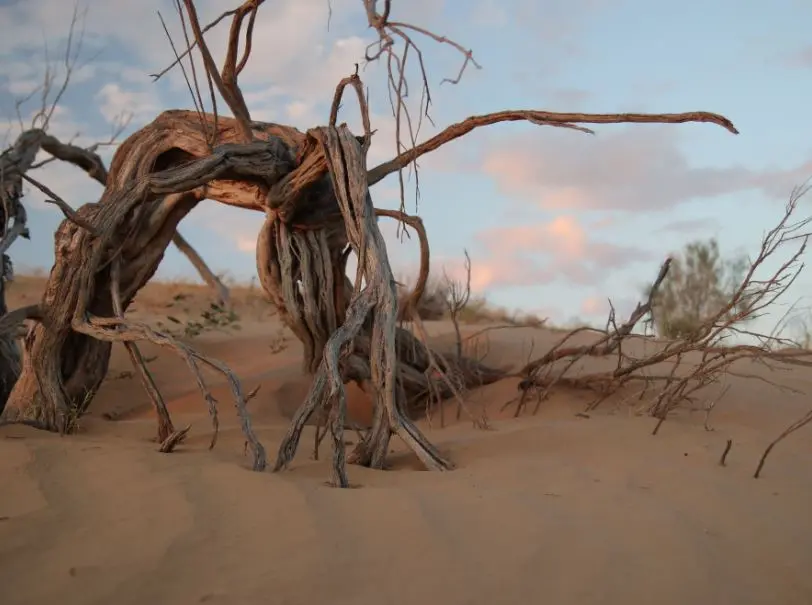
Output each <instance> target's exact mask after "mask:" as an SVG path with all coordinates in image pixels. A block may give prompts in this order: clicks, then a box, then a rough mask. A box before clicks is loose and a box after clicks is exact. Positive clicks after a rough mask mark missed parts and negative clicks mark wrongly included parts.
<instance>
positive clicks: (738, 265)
mask: <svg viewBox="0 0 812 605" xmlns="http://www.w3.org/2000/svg"><path fill="white" fill-rule="evenodd" d="M748 267H749V263H748V261H747V257H745V256H736V257H734V258H728V259H725V258H723V257H722V255H721V253H720V252H719V243H718V241H717V240H716V239H715V238H710V239H707V240H704V241H703V240H696V241H693V242H690V243H688V244H687V245H686V246H685V247H684V248H683V250H682V253H681V255H679V256H675V257H673V258H672V262H671V269H670V270H669V272H668V276H667V277H666V278H665V280H664V281H663V283H662V285H661V286H660V289H659V290H658V291H657V292H656V294H655V296H654V298H653V305H652V318H653V323H654V329H655V331H656V332H657V334H658V335H659V336H661V337H663V338H669V339H677V338H686V337H688V336H690V335H691V334H693V333H695V332H696V331H697V330H698V329H699V328H700V327H701V326H702V325H703V324H704V323H705V322H706V321H707V319H708V318H709V317H712V316H713V315H715V314H716V313H717V312H718V311H719V310H720V309H722V308H723V307H725V306H726V305H727V304H728V302H729V301H730V300H731V299H733V297H734V294H735V292H736V289H737V288H738V287H739V284H741V282H742V278H743V276H744V274H745V272H746V271H747V268H748ZM649 293H650V292H647V294H649ZM749 300H750V297H749V296H746V295H745V296H743V297H742V299H741V302H740V303H739V304H738V305H737V306H736V307H735V308H731V309H730V311H729V314H730V315H731V316H732V315H734V314H737V313H739V312H741V311H743V310H744V308H745V307H746V305H747V304H748V301H749ZM748 319H751V317H749V316H748Z"/></svg>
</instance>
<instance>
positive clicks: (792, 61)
mask: <svg viewBox="0 0 812 605" xmlns="http://www.w3.org/2000/svg"><path fill="white" fill-rule="evenodd" d="M788 63H789V65H790V66H791V67H800V68H806V69H809V68H812V45H810V46H807V47H805V48H802V49H801V50H799V51H798V52H796V53H793V54H792V55H791V56H790V57H789V61H788Z"/></svg>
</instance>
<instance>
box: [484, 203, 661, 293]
mask: <svg viewBox="0 0 812 605" xmlns="http://www.w3.org/2000/svg"><path fill="white" fill-rule="evenodd" d="M476 240H477V242H478V243H479V244H480V246H481V247H482V254H472V257H473V267H472V275H471V280H472V287H473V288H475V289H490V288H496V287H508V286H526V285H533V284H540V283H549V282H553V281H559V280H560V281H566V282H570V283H575V284H582V285H583V284H597V283H601V282H603V281H604V279H605V277H606V275H607V274H608V273H609V272H610V271H617V270H620V269H621V268H623V267H626V266H628V265H630V264H633V263H636V262H640V261H646V260H650V259H651V258H653V255H652V253H651V252H649V251H645V250H642V249H640V248H636V247H632V246H623V245H619V244H614V243H610V242H600V241H593V240H592V239H590V238H589V236H588V234H587V232H586V231H585V229H584V228H583V227H582V226H581V225H580V224H579V223H578V221H577V220H576V219H575V218H574V217H573V216H569V215H563V216H559V217H557V218H555V219H554V220H552V221H550V222H547V223H539V224H536V225H522V226H518V227H497V228H493V229H489V230H487V231H483V232H480V233H478V234H477V236H476Z"/></svg>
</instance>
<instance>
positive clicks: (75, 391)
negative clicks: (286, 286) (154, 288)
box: [2, 112, 303, 430]
mask: <svg viewBox="0 0 812 605" xmlns="http://www.w3.org/2000/svg"><path fill="white" fill-rule="evenodd" d="M218 124H219V129H220V137H221V139H220V140H223V141H226V142H227V141H229V140H230V138H231V137H232V136H233V125H232V122H231V121H229V120H226V119H222V118H221V119H220V120H219V122H218ZM209 126H211V124H209ZM256 128H257V132H256V136H257V138H258V139H259V142H258V143H256V144H255V147H254V148H253V149H252V152H253V155H252V154H251V153H249V154H248V156H246V157H247V158H248V159H247V162H246V164H247V167H246V168H245V169H244V170H243V171H242V172H240V171H239V170H236V171H234V170H232V169H231V163H233V164H239V163H240V160H241V159H242V156H240V154H239V152H237V153H236V158H237V159H236V160H234V161H233V162H232V161H231V160H230V157H232V156H231V155H230V151H231V150H230V149H229V147H228V145H227V144H226V145H224V146H223V147H222V148H221V150H222V151H221V153H220V155H219V156H216V157H214V156H213V157H211V158H210V161H209V162H208V164H207V165H206V166H205V167H204V169H203V170H198V172H194V170H192V171H191V174H190V171H189V170H183V169H176V170H175V171H174V172H173V171H172V170H171V168H172V167H173V166H178V165H183V164H186V165H188V163H189V161H190V160H192V159H194V158H199V157H206V156H209V155H210V151H209V149H208V147H207V145H206V138H205V134H206V133H205V131H204V128H203V127H202V126H201V124H200V122H199V119H198V116H197V114H195V113H193V112H166V113H164V114H162V115H161V116H159V117H158V118H157V119H156V120H155V121H154V122H153V123H152V124H150V125H149V126H147V127H145V128H144V129H142V130H141V131H139V132H137V133H135V134H134V135H133V136H131V137H130V138H129V139H128V140H127V141H125V142H124V143H123V144H122V146H121V147H120V148H119V150H118V152H117V153H116V156H115V157H114V159H113V163H112V166H111V170H110V174H109V177H108V179H107V181H108V185H107V187H106V189H105V193H104V195H103V196H102V199H101V201H100V202H99V203H98V204H87V205H85V206H82V207H81V208H80V209H79V210H78V212H77V214H78V216H79V217H81V218H82V219H83V221H85V222H87V223H89V224H91V225H92V226H93V227H94V230H95V231H96V234H95V235H92V234H90V233H88V232H87V231H86V230H84V229H83V228H81V227H79V226H77V225H76V224H75V223H74V222H72V221H70V220H66V221H64V222H63V223H62V225H60V228H59V229H58V231H57V233H56V245H55V262H54V267H53V269H52V270H51V274H50V276H49V280H48V284H47V286H46V291H45V293H44V295H43V299H42V302H41V305H40V307H41V311H42V315H43V319H42V321H41V322H40V323H39V324H38V325H37V326H35V327H34V328H33V329H32V330H31V332H30V333H29V335H28V337H27V339H26V350H27V357H26V363H25V364H24V366H23V369H22V373H21V376H20V379H19V381H18V382H17V384H16V386H15V388H14V389H13V391H12V392H11V394H10V396H9V398H8V403H7V405H6V408H5V410H4V411H3V415H2V419H3V420H6V421H21V420H27V421H31V422H34V423H36V424H38V425H40V426H43V427H44V428H48V429H50V430H65V428H66V427H68V426H69V425H70V422H71V418H75V416H76V415H77V414H81V413H82V412H83V411H84V409H86V406H87V404H88V403H89V402H90V401H91V400H92V397H93V395H94V394H95V392H96V391H97V390H98V387H99V385H100V383H101V380H102V379H103V378H104V375H105V373H106V371H107V364H108V361H109V354H110V342H109V341H110V340H116V338H114V334H113V333H112V332H110V330H109V329H107V328H106V327H105V325H104V322H101V321H100V320H99V321H100V323H94V318H110V317H112V316H113V314H114V313H113V306H112V299H111V294H110V292H111V290H110V286H111V282H110V262H111V258H112V257H113V256H116V255H118V257H120V261H121V264H122V275H121V285H120V288H121V299H122V307H123V309H125V310H126V308H127V306H128V305H129V304H130V302H131V301H132V299H133V297H134V296H135V294H136V293H137V291H138V290H139V289H140V288H141V287H142V286H143V285H144V284H145V283H146V282H147V281H148V280H149V278H150V277H151V276H152V275H153V273H154V272H155V270H156V269H157V266H158V264H159V263H160V260H161V258H162V256H163V254H164V251H165V249H166V246H167V245H168V244H169V242H170V241H171V239H172V237H173V236H174V234H175V230H176V227H177V224H178V223H179V222H180V220H181V219H182V218H183V216H185V215H186V214H187V213H188V212H189V211H190V210H191V209H192V208H193V207H194V206H195V205H196V204H197V203H198V202H199V201H200V200H201V199H203V197H204V195H205V196H206V197H209V198H211V199H216V200H219V201H222V202H224V203H229V204H233V205H239V206H241V207H245V208H251V209H259V208H261V207H262V204H263V202H264V196H263V195H262V194H261V189H262V188H263V187H265V184H264V183H263V182H262V180H260V179H259V175H262V176H264V177H265V181H266V182H271V183H272V182H275V181H276V180H279V178H280V177H282V176H284V175H286V174H288V173H289V172H290V169H291V167H292V158H291V155H290V147H289V146H288V145H287V143H285V142H283V141H290V142H293V141H296V140H297V139H300V138H301V137H302V136H303V135H301V134H300V133H298V131H295V130H294V129H285V128H284V127H278V128H277V127H276V126H275V125H270V124H269V125H257V126H256ZM275 132H280V133H281V134H282V137H278V136H272V135H271V134H270V133H275ZM269 140H270V142H267V141H269ZM263 141H266V142H263ZM252 162H254V163H252ZM160 171H165V172H163V173H161V172H160ZM161 174H164V175H167V176H166V177H165V178H163V179H161V178H159V177H160V175H161ZM150 175H153V176H150ZM208 175H213V177H211V178H210V177H209V176H208ZM174 190H179V191H180V193H177V194H175V193H174ZM97 330H107V331H106V332H105V333H104V336H105V338H102V339H99V335H98V334H96V333H95V331H97Z"/></svg>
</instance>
